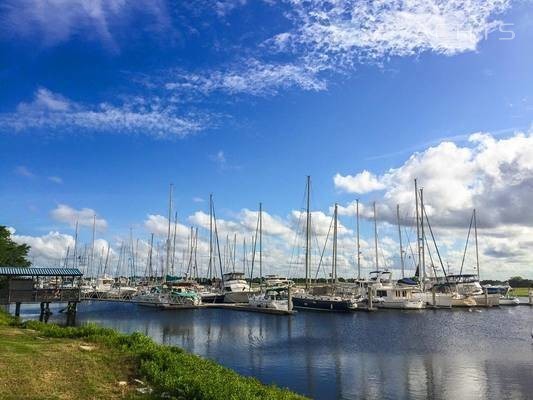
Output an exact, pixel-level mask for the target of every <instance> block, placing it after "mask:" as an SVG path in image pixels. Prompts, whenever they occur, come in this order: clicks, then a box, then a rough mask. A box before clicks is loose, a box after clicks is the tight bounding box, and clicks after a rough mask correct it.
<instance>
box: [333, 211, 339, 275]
mask: <svg viewBox="0 0 533 400" xmlns="http://www.w3.org/2000/svg"><path fill="white" fill-rule="evenodd" d="M337 207H338V206H337V203H335V211H334V212H333V262H332V271H331V272H332V273H331V279H332V280H333V281H334V282H335V284H337V283H338V282H337Z"/></svg>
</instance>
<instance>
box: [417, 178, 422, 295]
mask: <svg viewBox="0 0 533 400" xmlns="http://www.w3.org/2000/svg"><path fill="white" fill-rule="evenodd" d="M415 209H416V247H417V251H418V278H419V279H420V286H422V285H423V284H422V279H421V276H422V264H421V260H422V254H421V249H420V214H419V211H418V183H417V181H416V179H415Z"/></svg>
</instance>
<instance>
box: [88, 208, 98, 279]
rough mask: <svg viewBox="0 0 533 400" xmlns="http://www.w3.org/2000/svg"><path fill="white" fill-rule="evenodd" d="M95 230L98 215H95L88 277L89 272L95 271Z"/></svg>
mask: <svg viewBox="0 0 533 400" xmlns="http://www.w3.org/2000/svg"><path fill="white" fill-rule="evenodd" d="M95 229H96V214H94V215H93V240H92V242H91V262H90V263H88V265H87V275H89V271H92V269H93V262H94V261H93V260H94V234H95Z"/></svg>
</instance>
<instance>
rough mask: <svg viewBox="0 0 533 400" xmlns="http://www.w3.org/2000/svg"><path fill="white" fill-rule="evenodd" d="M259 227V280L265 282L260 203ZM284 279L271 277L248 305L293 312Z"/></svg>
mask: <svg viewBox="0 0 533 400" xmlns="http://www.w3.org/2000/svg"><path fill="white" fill-rule="evenodd" d="M258 225H259V280H260V282H262V281H263V205H262V203H259V215H258ZM255 243H257V240H254V250H255ZM286 282H287V281H283V280H282V279H280V278H278V277H274V276H270V279H269V280H268V282H266V283H265V285H264V286H261V290H260V292H259V293H256V294H253V295H251V296H250V297H249V299H248V304H249V305H250V307H256V308H266V309H273V310H284V311H290V310H292V302H290V301H289V295H288V291H289V290H290V289H289V286H288V285H283V284H282V283H286Z"/></svg>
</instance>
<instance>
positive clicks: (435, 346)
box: [22, 301, 533, 400]
mask: <svg viewBox="0 0 533 400" xmlns="http://www.w3.org/2000/svg"><path fill="white" fill-rule="evenodd" d="M221 306H223V307H226V305H221ZM56 310H57V309H54V310H53V311H54V313H53V314H52V315H51V316H50V321H49V322H60V323H62V322H63V321H64V317H63V316H62V315H61V314H60V313H58V312H56ZM38 314H39V309H38V307H31V306H28V307H24V308H23V309H22V318H23V319H34V318H38ZM532 319H533V308H532V307H492V308H489V309H470V310H468V309H460V308H459V309H449V310H379V311H378V312H375V313H360V312H356V313H329V312H298V313H297V314H296V315H293V316H285V317H280V316H276V315H268V314H258V313H249V312H230V311H228V310H226V309H218V308H215V309H213V308H207V309H191V310H172V311H158V310H154V309H147V308H141V307H138V306H136V305H134V304H131V303H118V302H105V301H92V302H83V303H81V304H80V305H79V307H78V313H77V319H76V324H78V325H83V324H85V323H88V322H94V323H98V324H99V325H102V326H106V327H110V328H114V329H118V330H119V331H121V332H125V333H131V332H141V333H144V334H146V335H148V336H150V337H152V338H154V339H155V340H156V341H157V342H159V343H163V344H172V345H177V346H179V347H181V348H184V349H186V350H188V351H191V352H193V353H195V354H198V355H201V356H204V357H207V358H210V359H212V360H215V361H217V362H219V363H221V364H222V365H225V366H227V367H230V368H232V369H234V370H235V371H237V372H239V373H241V374H244V375H248V376H250V375H251V376H255V377H257V378H258V379H259V380H261V382H263V383H276V384H277V385H279V386H283V387H289V388H291V389H292V390H294V391H296V392H298V393H302V394H305V395H307V396H309V397H311V398H314V399H318V400H328V399H331V398H338V399H350V400H355V399H368V398H372V399H378V398H380V399H403V398H410V399H426V398H437V399H443V400H453V399H457V398H463V399H494V400H496V399H502V398H513V399H527V398H529V397H530V394H531V393H532V391H533V383H532V381H531V379H529V377H530V376H531V369H532V368H533V346H532V345H531V337H530V333H531V320H532ZM385 376H386V377H385ZM331 377H335V378H334V379H331ZM510 393H512V396H509V394H510Z"/></svg>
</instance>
